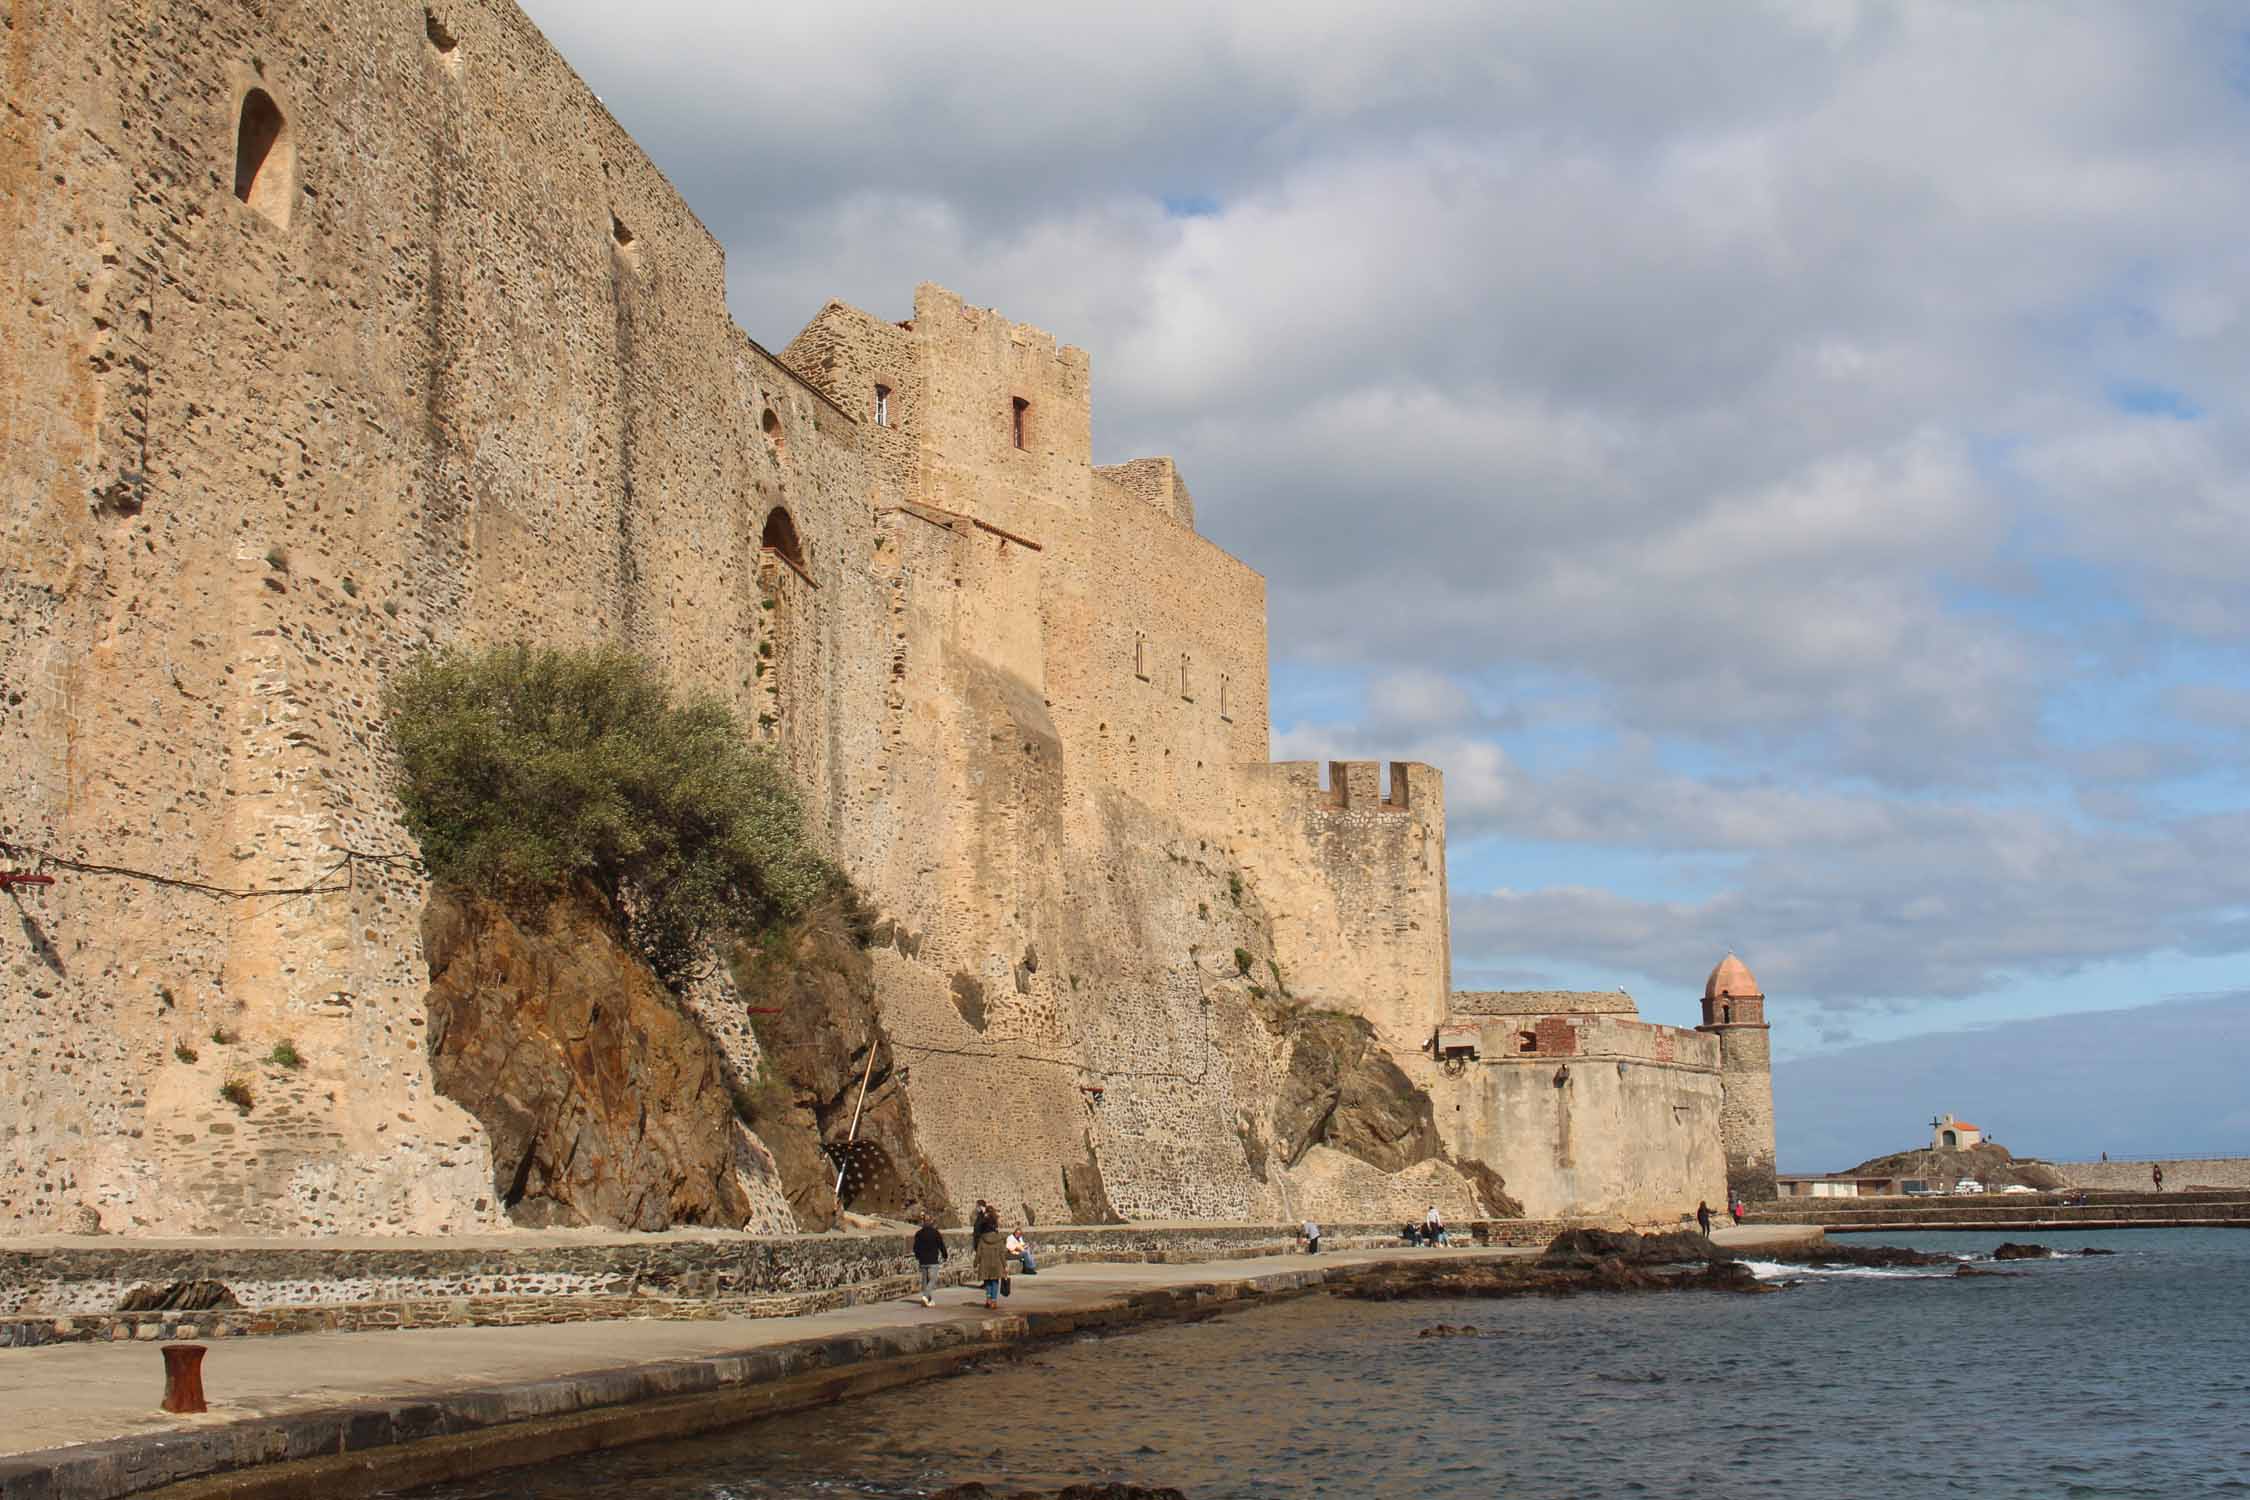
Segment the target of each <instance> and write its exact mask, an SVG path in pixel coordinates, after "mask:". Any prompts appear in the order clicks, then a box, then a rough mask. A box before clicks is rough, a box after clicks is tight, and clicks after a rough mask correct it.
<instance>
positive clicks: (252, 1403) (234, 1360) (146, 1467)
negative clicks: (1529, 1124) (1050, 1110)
mask: <svg viewBox="0 0 2250 1500" xmlns="http://www.w3.org/2000/svg"><path fill="white" fill-rule="evenodd" d="M1818 1237H1819V1232H1818V1231H1817V1230H1810V1231H1808V1230H1806V1229H1804V1228H1802V1227H1799V1226H1778V1225H1760V1226H1749V1227H1745V1228H1742V1229H1735V1228H1731V1227H1729V1228H1725V1229H1721V1230H1719V1231H1718V1233H1717V1234H1716V1235H1714V1238H1715V1239H1716V1240H1718V1241H1719V1242H1720V1243H1721V1244H1723V1245H1725V1246H1727V1247H1728V1248H1730V1249H1733V1250H1736V1251H1738V1252H1754V1251H1755V1250H1757V1249H1760V1248H1772V1247H1774V1246H1777V1245H1780V1244H1783V1243H1797V1244H1801V1243H1804V1242H1806V1241H1807V1240H1808V1239H1811V1240H1817V1239H1818ZM1538 1253H1539V1252H1538V1251H1536V1250H1531V1249H1490V1248H1477V1247H1473V1246H1470V1247H1460V1248H1453V1249H1446V1250H1415V1249H1407V1248H1403V1247H1401V1248H1397V1249H1381V1250H1345V1251H1338V1252H1332V1253H1325V1254H1322V1255H1320V1256H1318V1257H1310V1256H1280V1257H1276V1256H1261V1257H1257V1258H1255V1259H1247V1260H1232V1261H1209V1262H1202V1263H1188V1264H1177V1263H1174V1264H1148V1263H1124V1264H1119V1263H1105V1262H1080V1263H1075V1264H1068V1265H1059V1266H1053V1267H1050V1268H1049V1269H1047V1270H1044V1271H1042V1272H1041V1273H1040V1274H1039V1275H1037V1276H1033V1277H1018V1278H1016V1280H1015V1283H1014V1288H1015V1294H1014V1296H1012V1297H1010V1298H1009V1299H1007V1300H1006V1301H1005V1302H1004V1303H1003V1304H1002V1311H1000V1312H997V1313H994V1312H988V1311H986V1309H985V1308H984V1305H983V1299H982V1297H981V1295H979V1294H977V1293H976V1292H973V1291H971V1290H970V1289H967V1288H960V1287H949V1288H946V1289H945V1290H944V1291H943V1292H941V1293H940V1294H939V1297H938V1305H937V1306H936V1307H935V1308H924V1307H923V1306H922V1305H921V1304H920V1302H919V1301H896V1302H878V1303H865V1304H860V1305H857V1306H852V1307H844V1308H838V1309H836V1310H834V1311H829V1312H821V1313H812V1314H808V1315H805V1316H801V1317H783V1318H730V1319H724V1320H719V1321H712V1322H682V1321H655V1320H645V1321H644V1320H631V1321H610V1322H595V1323H560V1324H540V1325H534V1326H528V1327H510V1328H438V1329H422V1330H402V1331H395V1332H381V1333H316V1334H303V1335H292V1336H282V1337H272V1338H254V1339H224V1340H215V1341H212V1342H211V1343H210V1344H209V1346H208V1347H209V1351H210V1352H209V1354H208V1355H207V1356H206V1358H205V1360H204V1365H203V1384H204V1390H205V1392H206V1395H207V1396H208V1398H209V1400H210V1403H211V1410H210V1411H209V1412H207V1413H204V1414H202V1415H198V1416H174V1415H172V1414H169V1413H166V1412H164V1411H162V1410H160V1409H158V1406H157V1402H158V1400H159V1399H160V1397H161V1395H162V1392H163V1368H162V1360H161V1359H160V1357H159V1355H158V1348H157V1346H155V1345H152V1344H148V1343H137V1342H126V1343H107V1344H59V1345H52V1346H48V1347H43V1348H34V1349H20V1350H12V1351H6V1352H0V1412H4V1413H6V1417H5V1420H4V1421H0V1497H12V1496H14V1495H17V1494H27V1495H29V1494H37V1495H40V1496H49V1495H52V1496H55V1497H58V1500H62V1497H72V1500H97V1497H108V1496H115V1495H125V1494H133V1493H139V1492H141V1491H143V1490H146V1489H151V1488H154V1487H156V1486H159V1485H163V1484H166V1483H168V1482H176V1481H180V1480H185V1479H191V1478H193V1477H194V1476H196V1475H198V1474H220V1473H226V1472H230V1471H240V1470H242V1469H244V1468H250V1467H253V1466H255V1465H258V1464H263V1463H270V1462H271V1461H273V1460H277V1459H295V1460H309V1459H312V1458H313V1457H314V1456H315V1455H321V1454H326V1455H331V1456H330V1457H328V1458H327V1459H325V1460H322V1462H324V1463H326V1464H327V1465H329V1466H330V1467H331V1468H333V1466H334V1465H336V1464H338V1463H339V1462H342V1461H343V1459H342V1457H341V1456H342V1455H346V1454H352V1453H358V1454H360V1455H361V1457H362V1459H363V1460H365V1462H364V1465H363V1466H364V1467H365V1468H366V1469H367V1470H368V1471H369V1472H370V1473H372V1472H373V1470H374V1469H375V1468H378V1467H381V1464H382V1463H383V1462H387V1461H388V1460H384V1459H382V1458H381V1457H380V1453H389V1454H392V1455H393V1456H394V1457H395V1454H396V1452H397V1451H398V1449H397V1446H395V1445H411V1446H412V1447H414V1448H416V1449H421V1448H430V1449H433V1450H435V1449H437V1448H439V1447H441V1446H442V1445H443V1444H444V1443H447V1442H454V1443H462V1442H466V1441H468V1440H469V1438H470V1437H471V1436H473V1434H474V1431H475V1430H484V1431H487V1432H490V1431H496V1430H506V1431H511V1432H512V1431H516V1430H518V1429H522V1430H525V1431H528V1430H529V1429H530V1427H531V1426H534V1425H536V1424H538V1423H539V1422H546V1423H548V1424H550V1426H552V1425H553V1424H554V1423H555V1422H557V1421H560V1420H563V1419H566V1418H568V1417H570V1416H571V1415H572V1414H573V1413H579V1414H583V1413H588V1412H595V1411H599V1410H605V1409H606V1410H609V1411H611V1412H612V1413H613V1415H612V1417H611V1418H610V1421H611V1423H612V1426H613V1428H614V1427H616V1426H617V1425H618V1423H619V1422H620V1421H623V1422H624V1423H625V1424H626V1426H625V1428H624V1429H623V1430H621V1431H613V1432H611V1433H609V1434H608V1435H606V1436H596V1437H587V1436H584V1435H583V1434H581V1435H580V1436H578V1437H569V1436H568V1435H567V1434H566V1435H565V1437H566V1439H567V1440H556V1441H554V1442H551V1443H550V1444H549V1446H547V1447H546V1448H541V1447H539V1446H537V1445H536V1444H534V1445H531V1446H528V1447H527V1446H525V1445H523V1444H521V1443H518V1444H517V1445H516V1446H515V1447H513V1448H510V1449H508V1451H507V1452H505V1453H503V1454H501V1455H500V1456H499V1457H498V1458H497V1459H496V1458H494V1457H493V1456H492V1454H491V1453H490V1452H485V1453H483V1454H481V1456H479V1455H472V1456H471V1457H470V1458H468V1459H463V1460H459V1461H457V1462H456V1463H455V1464H454V1465H453V1471H454V1472H462V1473H467V1472H476V1471H478V1470H480V1469H489V1468H492V1467H495V1466H496V1465H497V1464H498V1463H520V1462H528V1461H536V1460H537V1459H538V1458H540V1457H544V1456H548V1455H549V1454H550V1453H559V1452H570V1451H583V1450H585V1449H587V1448H591V1447H599V1446H607V1445H609V1444H610V1443H612V1442H615V1441H623V1440H627V1438H629V1437H631V1436H646V1435H664V1433H666V1432H670V1433H673V1434H674V1435H679V1434H684V1433H686V1432H690V1431H696V1430H702V1429H705V1428H708V1427H711V1426H716V1425H720V1424H721V1423H723V1422H725V1421H740V1420H744V1419H746V1418H747V1417H751V1416H755V1415H757V1414H759V1413H760V1412H762V1411H768V1410H786V1409H789V1406H790V1405H791V1404H798V1405H801V1404H806V1403H807V1402H808V1401H810V1400H813V1399H821V1400H828V1399H837V1398H838V1397H839V1396H842V1395H848V1394H850V1393H851V1390H853V1389H878V1388H881V1387H882V1386H883V1385H885V1384H892V1385H895V1384H899V1383H903V1382H904V1381H905V1380H908V1379H920V1378H925V1377H926V1376H927V1375H929V1374H936V1373H942V1372H943V1370H945V1369H948V1368H954V1367H957V1366H958V1364H959V1363H961V1362H962V1361H963V1360H966V1359H969V1358H975V1357H981V1356H982V1355H986V1354H990V1353H993V1352H997V1351H999V1350H1000V1349H1002V1348H1004V1347H1005V1346H1006V1345H1008V1344H1011V1343H1015V1342H1018V1341H1020V1340H1023V1339H1026V1338H1036V1337H1040V1336H1047V1335H1053V1334H1056V1333H1062V1332H1068V1331H1070V1330H1071V1329H1072V1328H1073V1327H1100V1326H1122V1325H1125V1324H1129V1323H1132V1322H1138V1321H1146V1320H1149V1319H1157V1318H1164V1317H1168V1316H1178V1315H1181V1314H1182V1313H1187V1312H1192V1311H1193V1310H1195V1309H1197V1308H1200V1307H1201V1306H1202V1305H1203V1304H1205V1303H1217V1302H1224V1301H1232V1300H1235V1299H1236V1298H1238V1297H1266V1296H1274V1295H1291V1294H1294V1293H1296V1292H1299V1291H1302V1290H1306V1289H1309V1288H1311V1287H1316V1286H1318V1285H1319V1284H1320V1283H1322V1282H1324V1281H1329V1280H1333V1279H1334V1278H1336V1277H1337V1276H1339V1275H1348V1274H1350V1273H1351V1272H1352V1271H1353V1270H1354V1269H1355V1268H1360V1267H1367V1266H1374V1265H1380V1264H1384V1263H1387V1262H1398V1261H1412V1262H1421V1263H1427V1262H1431V1261H1434V1260H1441V1259H1460V1260H1464V1261H1477V1260H1493V1259H1511V1258H1527V1257H1531V1256H1535V1255H1537V1254H1538ZM917 1361H918V1362H919V1363H917ZM885 1365H887V1366H890V1367H893V1371H894V1373H893V1374H892V1375H890V1376H888V1377H883V1378H880V1379H875V1380H872V1381H866V1380H863V1381H861V1382H859V1383H858V1384H856V1385H849V1384H848V1382H847V1380H846V1378H845V1377H846V1376H847V1375H848V1373H849V1372H850V1371H852V1370H854V1369H859V1370H862V1371H864V1372H867V1373H870V1374H874V1373H876V1370H875V1367H877V1366H885ZM910 1366H911V1368H909V1367H910ZM815 1380H824V1381H826V1382H827V1384H826V1385H825V1386H822V1387H819V1388H818V1389H817V1390H814V1389H813V1388H811V1387H807V1385H806V1382H808V1381H815ZM791 1381H794V1382H795V1385H794V1387H792V1389H793V1390H795V1391H796V1392H797V1394H789V1393H787V1392H783V1391H782V1390H781V1388H782V1387H784V1386H789V1385H790V1383H791ZM760 1390H770V1391H772V1392H773V1393H774V1394H772V1395H770V1396H764V1395H761V1396H755V1397H748V1396H745V1395H744V1394H742V1393H745V1392H752V1391H760ZM806 1390H813V1394H811V1395H805V1394H804V1392H805V1391H806ZM726 1391H733V1392H735V1393H736V1394H735V1395H733V1396H731V1397H727V1398H725V1399H727V1400H728V1401H731V1403H732V1404H731V1405H728V1406H726V1407H725V1408H724V1410H720V1409H717V1408H712V1409H710V1410H707V1411H706V1412H705V1413H704V1414H703V1415H702V1416H700V1417H694V1418H690V1417H686V1416H682V1417H680V1418H678V1420H677V1421H676V1422H675V1423H674V1424H673V1425H672V1426H670V1427H666V1426H665V1425H664V1423H663V1422H661V1421H656V1422H644V1423H642V1424H640V1425H639V1426H638V1427H637V1428H635V1427H633V1426H632V1425H631V1421H632V1417H633V1413H635V1412H637V1411H642V1410H644V1409H647V1410H650V1411H653V1406H654V1405H661V1404H663V1403H664V1402H665V1401H667V1400H668V1399H673V1398H677V1399H679V1400H686V1399H689V1398H693V1399H697V1400H701V1401H703V1402H704V1403H705V1404H706V1406H707V1407H709V1406H710V1404H711V1403H712V1402H714V1401H718V1400H720V1399H721V1396H720V1394H719V1393H723V1392H726ZM800 1397H802V1399H800ZM635 1403H644V1404H649V1405H648V1406H646V1407H644V1406H637V1405H635ZM761 1403H762V1404H761ZM423 1438H428V1439H430V1441H427V1442H424V1441H420V1439H423ZM485 1441H486V1448H487V1449H490V1448H492V1447H493V1444H492V1442H491V1440H490V1439H489V1438H488V1439H486V1440H485ZM370 1455H376V1456H375V1457H372V1458H371V1457H370ZM298 1467H300V1465H298V1464H295V1463H291V1464H285V1465H283V1468H285V1469H296V1468H298ZM396 1469H397V1465H395V1464H393V1465H392V1468H391V1469H389V1470H386V1471H385V1475H384V1477H383V1478H382V1480H381V1482H382V1483H385V1484H391V1483H401V1482H406V1481H408V1480H411V1481H412V1482H423V1481H424V1480H426V1479H428V1478H433V1477H439V1478H441V1477H446V1472H445V1471H444V1468H443V1466H442V1465H441V1466H440V1467H439V1468H438V1469H435V1470H433V1469H429V1468H424V1469H421V1470H414V1471H410V1472H409V1473H407V1474H404V1475H401V1474H399V1473H397V1472H396ZM260 1472H262V1471H260ZM275 1473H276V1479H277V1480H279V1479H281V1478H283V1477H284V1476H282V1475H281V1473H280V1471H279V1470H277V1471H275ZM301 1478H302V1480H303V1481H305V1482H306V1483H307V1484H308V1485H310V1486H313V1487H314V1488H317V1489H318V1491H319V1492H321V1493H324V1494H326V1493H335V1494H342V1493H347V1492H349V1493H363V1492H365V1490H366V1489H367V1488H371V1487H373V1486H374V1485H375V1484H376V1482H377V1480H376V1479H373V1478H369V1479H368V1480H367V1483H366V1485H365V1486H359V1487H354V1486H351V1485H349V1484H346V1483H345V1482H344V1480H343V1479H341V1478H339V1477H338V1476H336V1475H335V1474H333V1473H330V1472H328V1471H326V1470H323V1471H321V1472H320V1473H319V1474H317V1475H315V1474H313V1473H311V1472H307V1473H306V1474H304V1475H302V1476H301ZM214 1482H215V1481H214ZM314 1488H306V1489H303V1490H301V1491H292V1490H291V1489H290V1488H288V1487H286V1485H284V1487H282V1488H278V1489H275V1488H270V1487H269V1488H266V1489H260V1488H259V1487H258V1486H257V1485H255V1484H252V1483H245V1482H242V1481H240V1480H238V1481H237V1483H236V1484H231V1485H226V1486H224V1487H222V1488H214V1489H211V1490H209V1491H208V1493H211V1494H219V1493H225V1494H242V1495H253V1494H263V1493H273V1494H288V1493H293V1492H302V1493H311V1492H314ZM186 1492H187V1491H183V1493H186ZM195 1492H196V1493H204V1492H205V1491H203V1490H201V1489H200V1488H198V1489H196V1490H195Z"/></svg>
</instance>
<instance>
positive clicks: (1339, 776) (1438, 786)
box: [1273, 760, 1445, 812]
mask: <svg viewBox="0 0 2250 1500" xmlns="http://www.w3.org/2000/svg"><path fill="white" fill-rule="evenodd" d="M1273 769H1274V771H1275V772H1276V773H1277V774H1278V775H1279V776H1280V777H1281V779H1282V781H1283V782H1284V783H1285V784H1286V785H1288V786H1291V787H1294V788H1296V789H1297V790H1298V791H1299V792H1300V793H1302V794H1303V797H1304V800H1305V802H1306V803H1307V804H1308V805H1310V806H1312V807H1315V808H1322V807H1325V808H1334V809H1338V810H1340V811H1346V812H1409V811H1412V810H1414V809H1416V808H1418V807H1419V808H1427V809H1430V810H1432V811H1435V810H1438V809H1441V808H1442V807H1443V806H1444V795H1445V777H1444V774H1443V773H1442V772H1440V771H1439V770H1438V769H1437V767H1435V766H1428V765H1424V764H1422V762H1420V761H1416V760H1394V761H1392V762H1390V763H1389V770H1390V778H1389V784H1388V785H1385V782H1384V775H1383V772H1384V763H1383V762H1382V761H1377V760H1330V761H1318V760H1284V761H1276V762H1274V765H1273Z"/></svg>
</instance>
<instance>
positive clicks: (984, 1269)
mask: <svg viewBox="0 0 2250 1500" xmlns="http://www.w3.org/2000/svg"><path fill="white" fill-rule="evenodd" d="M977 1223H978V1226H979V1227H978V1229H977V1233H976V1255H977V1280H979V1281H981V1282H983V1283H984V1305H985V1306H986V1307H988V1308H992V1309H995V1310H997V1309H998V1308H999V1306H1000V1279H1001V1278H1002V1277H1003V1276H1006V1275H1007V1274H1008V1242H1007V1241H1006V1240H1003V1239H1002V1238H1001V1237H1000V1226H999V1224H998V1223H997V1222H995V1221H994V1220H993V1219H991V1218H989V1217H985V1218H980V1219H978V1221H977Z"/></svg>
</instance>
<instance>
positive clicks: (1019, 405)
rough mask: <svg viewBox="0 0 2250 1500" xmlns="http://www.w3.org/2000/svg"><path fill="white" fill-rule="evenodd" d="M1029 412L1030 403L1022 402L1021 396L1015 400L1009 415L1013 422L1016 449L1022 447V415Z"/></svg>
mask: <svg viewBox="0 0 2250 1500" xmlns="http://www.w3.org/2000/svg"><path fill="white" fill-rule="evenodd" d="M1030 410H1031V403H1030V402H1029V401H1026V400H1024V399H1023V397H1021V396H1018V397H1016V398H1015V403H1014V407H1013V410H1012V412H1011V415H1012V416H1013V418H1014V422H1015V426H1014V433H1015V441H1016V446H1017V447H1018V448H1021V447H1022V446H1023V430H1024V425H1025V423H1024V414H1025V413H1026V412H1028V411H1030Z"/></svg>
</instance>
